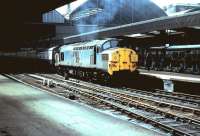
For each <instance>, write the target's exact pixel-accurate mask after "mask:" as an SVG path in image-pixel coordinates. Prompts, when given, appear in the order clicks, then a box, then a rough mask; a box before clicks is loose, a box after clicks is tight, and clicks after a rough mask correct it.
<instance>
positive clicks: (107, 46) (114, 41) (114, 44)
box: [102, 40, 119, 50]
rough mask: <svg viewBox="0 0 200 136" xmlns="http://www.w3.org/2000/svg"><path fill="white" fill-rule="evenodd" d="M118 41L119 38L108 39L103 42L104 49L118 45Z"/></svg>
mask: <svg viewBox="0 0 200 136" xmlns="http://www.w3.org/2000/svg"><path fill="white" fill-rule="evenodd" d="M118 43H119V42H118V41H117V40H111V41H107V42H106V43H104V44H103V46H102V50H107V49H109V48H115V47H117V45H118Z"/></svg>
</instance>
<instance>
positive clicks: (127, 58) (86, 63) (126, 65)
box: [53, 39, 138, 81]
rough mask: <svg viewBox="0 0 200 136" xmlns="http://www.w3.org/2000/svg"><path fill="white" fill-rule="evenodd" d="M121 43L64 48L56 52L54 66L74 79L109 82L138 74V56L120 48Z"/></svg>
mask: <svg viewBox="0 0 200 136" xmlns="http://www.w3.org/2000/svg"><path fill="white" fill-rule="evenodd" d="M119 42H120V40H118V39H104V40H93V41H88V42H80V43H75V44H69V45H64V46H61V47H59V48H56V49H55V50H54V51H53V55H54V65H55V67H56V69H57V70H58V72H59V73H61V74H63V75H64V77H65V78H66V79H67V78H68V77H70V76H72V77H73V76H75V77H77V76H78V77H81V78H88V79H98V80H104V81H105V80H106V81H108V80H109V79H111V78H113V77H119V76H123V75H125V74H126V75H127V74H128V75H129V76H130V74H134V73H137V63H138V55H137V53H136V52H135V51H134V50H132V49H128V48H122V47H119Z"/></svg>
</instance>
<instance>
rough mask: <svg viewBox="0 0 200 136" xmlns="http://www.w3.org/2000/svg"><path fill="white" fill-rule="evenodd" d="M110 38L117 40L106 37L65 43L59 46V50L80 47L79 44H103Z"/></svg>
mask: <svg viewBox="0 0 200 136" xmlns="http://www.w3.org/2000/svg"><path fill="white" fill-rule="evenodd" d="M110 40H118V39H115V38H108V39H103V40H92V41H86V42H79V43H73V44H67V45H64V46H61V47H60V49H61V50H72V49H73V48H74V47H81V46H94V45H96V46H101V45H102V44H104V43H105V42H107V41H110Z"/></svg>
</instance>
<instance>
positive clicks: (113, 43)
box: [110, 40, 119, 48]
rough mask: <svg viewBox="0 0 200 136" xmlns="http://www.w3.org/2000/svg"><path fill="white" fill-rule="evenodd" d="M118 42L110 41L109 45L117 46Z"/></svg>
mask: <svg viewBox="0 0 200 136" xmlns="http://www.w3.org/2000/svg"><path fill="white" fill-rule="evenodd" d="M118 43H119V42H118V41H116V40H112V41H110V44H111V47H112V48H114V47H117V45H118Z"/></svg>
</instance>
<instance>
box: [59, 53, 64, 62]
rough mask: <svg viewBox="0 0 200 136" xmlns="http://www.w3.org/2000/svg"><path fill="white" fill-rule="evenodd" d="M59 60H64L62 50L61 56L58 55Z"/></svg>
mask: <svg viewBox="0 0 200 136" xmlns="http://www.w3.org/2000/svg"><path fill="white" fill-rule="evenodd" d="M60 58H61V60H62V61H63V60H64V52H61V56H60Z"/></svg>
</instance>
